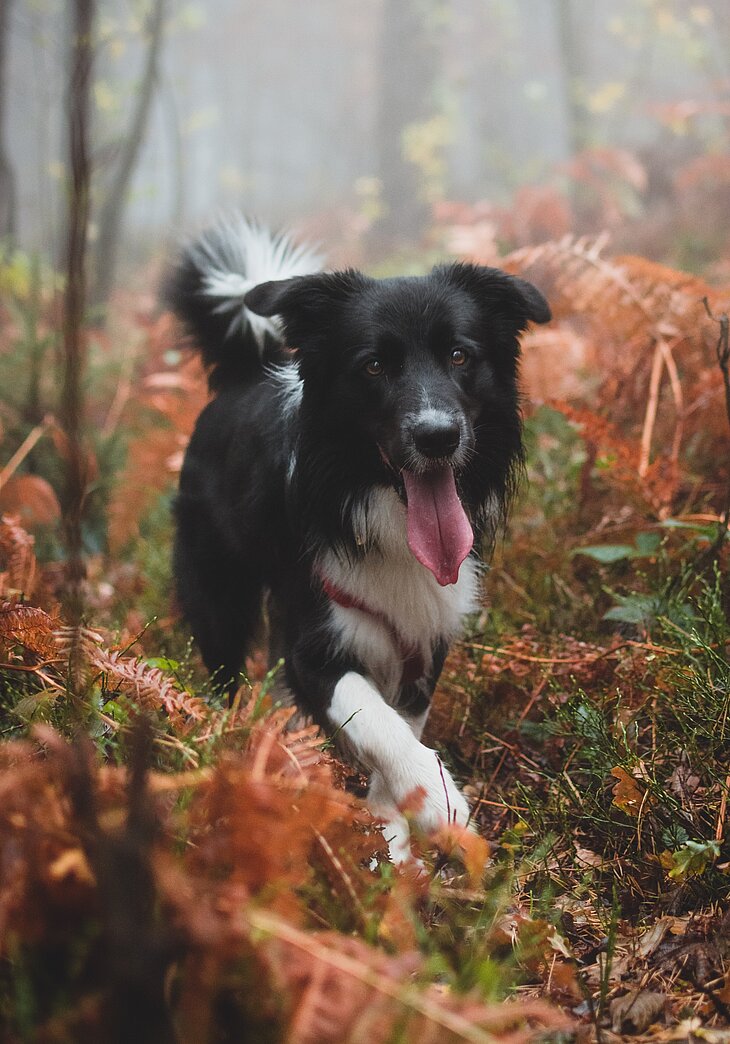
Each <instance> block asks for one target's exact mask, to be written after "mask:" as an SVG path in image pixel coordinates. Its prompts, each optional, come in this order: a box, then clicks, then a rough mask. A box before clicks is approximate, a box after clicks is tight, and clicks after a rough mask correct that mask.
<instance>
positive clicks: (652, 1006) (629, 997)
mask: <svg viewBox="0 0 730 1044" xmlns="http://www.w3.org/2000/svg"><path fill="white" fill-rule="evenodd" d="M666 1003H667V995H666V993H652V992H651V991H650V990H633V991H632V992H631V993H627V994H626V995H625V996H624V997H616V999H615V1000H613V1001H612V1002H611V1006H610V1009H609V1011H610V1015H611V1029H612V1030H613V1032H614V1033H643V1032H644V1030H645V1029H646V1028H647V1027H648V1026H651V1024H652V1023H653V1022H656V1020H657V1019H658V1018H659V1016H660V1015H661V1014H662V1012H663V1011H664V1007H665V1005H666Z"/></svg>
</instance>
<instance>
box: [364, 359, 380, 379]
mask: <svg viewBox="0 0 730 1044" xmlns="http://www.w3.org/2000/svg"><path fill="white" fill-rule="evenodd" d="M364 370H365V373H366V374H367V375H368V377H380V376H381V375H382V373H383V364H382V363H381V361H380V359H370V361H369V362H366V363H365V366H364Z"/></svg>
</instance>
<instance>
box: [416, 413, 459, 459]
mask: <svg viewBox="0 0 730 1044" xmlns="http://www.w3.org/2000/svg"><path fill="white" fill-rule="evenodd" d="M460 441H461V429H460V428H459V422H458V421H456V420H454V419H453V418H452V417H448V416H444V417H439V418H433V419H429V420H421V421H418V422H417V424H416V426H415V427H414V429H413V442H414V444H415V447H416V449H417V450H418V452H419V453H422V454H423V456H424V457H449V456H451V454H452V453H453V452H454V451H455V450H456V449H458V447H459V442H460Z"/></svg>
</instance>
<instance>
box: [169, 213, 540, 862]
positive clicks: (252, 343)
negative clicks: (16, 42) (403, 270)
mask: <svg viewBox="0 0 730 1044" xmlns="http://www.w3.org/2000/svg"><path fill="white" fill-rule="evenodd" d="M321 268H322V262H321V259H320V258H319V257H318V256H317V254H316V253H315V252H314V251H313V250H311V249H309V248H308V247H305V246H299V245H296V244H295V243H294V241H293V240H292V239H291V238H290V237H289V236H288V235H272V234H270V233H269V232H268V231H266V230H265V229H264V228H262V227H260V226H259V225H258V224H256V223H254V222H251V221H248V220H246V219H244V218H237V219H234V220H233V221H229V222H227V223H226V224H221V225H220V226H219V227H217V228H215V229H214V230H212V231H210V232H208V233H206V234H204V235H202V236H201V237H200V238H199V239H197V240H196V241H195V242H193V243H191V244H190V245H189V246H188V247H187V248H186V249H185V250H184V251H183V253H182V256H181V257H180V259H179V261H178V264H177V266H176V267H175V269H174V270H173V271H172V273H171V275H170V278H169V281H168V285H167V288H166V292H165V300H166V303H167V304H168V305H169V306H170V307H171V308H172V310H173V311H174V312H175V313H176V314H177V315H178V316H179V317H180V319H181V320H182V321H183V323H184V326H185V328H186V330H187V332H188V334H189V335H191V337H192V338H193V340H194V342H195V344H196V345H197V347H198V348H199V350H200V352H201V353H202V357H203V360H204V362H205V364H206V365H207V367H208V372H209V380H210V387H211V390H212V392H213V393H214V397H213V398H212V400H211V402H210V403H209V404H208V406H206V408H205V409H204V410H203V412H202V413H201V415H200V417H199V419H198V422H197V426H196V428H195V431H194V433H193V435H192V438H191V440H190V444H189V447H188V450H187V454H186V457H185V462H184V465H183V469H182V474H181V477H180V492H179V496H178V499H177V506H176V514H177V538H176V544H175V555H174V563H175V577H176V584H177V593H178V598H179V604H180V607H181V609H182V612H183V614H184V616H185V618H186V620H187V621H188V622H189V624H190V626H191V628H192V631H193V635H194V637H195V639H196V640H197V642H198V645H199V647H200V649H201V652H202V655H203V659H204V661H205V664H206V666H207V668H208V669H209V670H210V671H211V672H214V673H215V676H216V677H217V678H218V679H220V680H222V681H224V682H225V683H226V684H228V683H230V684H229V691H230V692H234V691H235V688H236V685H237V682H238V679H239V672H240V670H241V666H242V664H243V659H244V655H245V653H246V652H247V651H248V650H249V649H250V646H251V643H252V641H253V640H254V638H255V636H256V633H257V629H258V627H259V624H260V622H261V619H262V613H263V611H264V610H263V607H264V606H265V607H266V615H267V616H268V624H269V630H270V649H271V654H272V657H276V658H278V657H280V656H281V657H283V658H284V660H285V680H286V684H287V686H288V687H289V689H290V690H291V693H292V694H293V698H294V700H295V701H296V703H297V705H298V706H299V708H300V709H301V710H302V711H304V712H305V713H306V714H307V715H309V716H311V717H313V718H314V719H315V720H316V721H317V722H318V723H319V724H320V725H321V726H322V728H323V729H325V730H326V731H327V732H328V733H329V734H330V735H333V736H334V737H335V739H336V742H337V744H338V745H339V746H340V747H344V748H345V752H346V755H347V756H349V757H351V758H353V759H354V760H355V762H356V763H357V764H359V765H361V766H364V767H365V769H366V770H367V771H368V772H369V774H370V788H369V804H370V806H371V808H372V810H373V812H374V813H375V814H376V815H377V816H379V817H380V818H381V819H383V820H384V821H385V827H384V832H385V835H386V837H387V838H388V840H389V843H390V851H391V854H392V856H393V858H394V859H396V860H403V859H406V858H407V857H408V855H409V852H410V846H409V837H408V826H407V823H406V820H405V817H404V816H403V814H402V811H401V810H402V809H403V807H404V806H405V805H406V804H407V802H408V799H409V798H411V797H413V795H414V794H415V793H416V792H420V803H417V802H414V804H417V810H416V811H415V812H414V818H415V821H416V823H417V825H418V826H419V827H420V828H421V829H423V830H426V831H429V830H432V829H434V828H436V827H438V826H439V825H441V824H444V823H446V822H447V821H449V820H451V821H454V822H458V823H461V824H466V823H467V821H468V819H469V809H468V806H467V803H466V801H465V799H464V797H463V795H462V794H461V792H460V791H459V789H458V787H457V786H456V784H455V783H454V781H453V779H452V778H451V776H450V774H449V773H448V772H447V770H446V769H445V768H444V766H443V765H442V764H441V761H440V760H439V757H438V755H437V753H436V752H435V751H434V750H432V749H430V748H429V747H427V746H425V745H424V744H423V743H421V741H420V737H421V733H422V730H423V727H424V724H425V721H426V717H427V715H428V709H429V704H430V701H431V696H432V694H433V690H434V686H435V684H436V681H437V679H438V677H439V674H440V672H441V669H442V667H443V663H444V658H445V656H446V652H447V649H448V647H449V643H450V642H451V641H452V640H453V639H454V638H455V637H456V636H457V635H458V634H459V633H460V630H461V627H462V621H463V619H464V616H465V614H468V613H471V612H473V611H474V610H475V609H476V608H477V605H478V588H479V582H478V581H479V572H480V560H479V551H480V550H483V549H484V548H486V549H487V550H489V549H490V546H491V544H492V542H493V540H494V537H495V533H496V532H497V530H498V528H499V527H500V525H501V524H502V523H503V522H504V518H505V513H506V510H507V507H508V505H509V501H510V496H511V493H512V491H513V487H514V482H515V478H516V475H517V474H518V472H519V469H520V466H521V464H522V459H523V448H522V429H521V419H520V410H519V401H518V391H517V364H518V355H519V344H518V337H519V334H520V332H521V331H523V330H524V329H525V328H526V326H527V325H528V323H529V322H531V321H532V322H536V323H544V322H547V321H548V320H549V319H550V310H549V307H548V304H547V302H546V301H545V299H544V298H543V296H542V294H541V293H540V292H539V291H538V290H536V289H535V287H534V286H532V285H531V284H530V283H528V282H526V281H525V280H523V279H518V278H517V277H515V276H512V275H508V274H506V273H505V272H502V271H499V270H498V269H495V268H485V267H481V266H478V265H474V264H445V265H440V266H438V267H436V268H434V269H433V270H432V271H431V272H430V273H429V274H428V275H425V276H418V277H411V276H408V277H403V278H393V279H372V278H370V277H368V276H366V275H363V274H362V273H361V272H358V271H354V270H348V271H340V272H323V271H322V270H321Z"/></svg>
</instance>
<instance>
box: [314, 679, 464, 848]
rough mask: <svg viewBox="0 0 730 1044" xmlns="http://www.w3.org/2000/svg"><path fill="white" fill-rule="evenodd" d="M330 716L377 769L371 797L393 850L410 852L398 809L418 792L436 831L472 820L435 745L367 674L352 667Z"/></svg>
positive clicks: (420, 817)
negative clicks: (421, 735) (429, 743)
mask: <svg viewBox="0 0 730 1044" xmlns="http://www.w3.org/2000/svg"><path fill="white" fill-rule="evenodd" d="M327 716H328V718H329V720H330V722H331V725H332V727H333V728H334V729H335V730H337V731H338V732H341V735H342V739H343V740H344V741H345V742H346V744H347V746H348V747H349V748H350V749H351V750H352V751H353V753H354V754H355V756H356V757H357V758H358V760H360V761H361V762H362V763H363V764H364V765H366V766H367V767H368V768H369V769H371V770H372V772H373V784H372V787H371V794H370V800H371V804H372V808H373V811H374V812H375V814H376V815H379V816H382V817H383V818H384V819H386V820H387V821H388V826H387V827H386V837H388V832H387V831H388V829H390V830H391V831H392V832H393V834H394V836H393V839H392V841H391V854H392V855H393V857H394V859H397V860H399V861H402V860H403V859H404V858H406V856H407V835H406V836H405V837H404V833H403V830H404V820H403V817H402V815H401V814H400V812H399V811H398V810H399V809H400V808H402V807H403V806H404V805H406V804H407V801H408V798H409V797H411V796H412V795H413V794H414V792H415V791H417V790H420V791H422V792H423V798H422V800H421V804H420V806H418V808H417V810H416V811H415V812H414V818H415V821H416V823H417V824H418V826H419V827H420V828H421V829H422V830H425V831H430V830H435V829H436V828H438V827H439V826H442V825H444V824H445V823H448V822H455V823H459V824H461V825H462V826H464V825H466V823H467V821H468V819H469V807H468V805H467V803H466V801H465V800H464V797H463V795H462V794H461V792H460V791H459V789H458V787H457V786H456V783H454V781H453V779H452V778H451V776H450V774H449V772H448V771H447V770H446V768H444V766H443V764H442V762H441V759H440V758H439V756H438V754H437V753H436V751H435V750H431V749H430V748H429V747H426V746H425V745H424V744H423V743H421V742H420V741H419V739H418V738H417V736H416V735H415V734H414V731H413V729H412V727H411V725H410V724H409V723H408V722H407V721H406V720H405V719H404V718H402V717H401V715H400V714H399V713H398V712H397V711H396V710H394V709H393V708H392V707H391V706H389V705H388V704H387V703H386V702H385V700H384V699H383V698H382V696H381V695H380V693H379V692H378V691H377V689H376V688H375V686H374V685H373V684H372V682H370V681H369V680H368V679H367V678H366V677H364V676H363V675H362V674H358V673H356V672H355V671H349V672H348V673H347V674H345V675H343V676H342V677H341V678H340V679H339V681H338V682H337V683H336V685H335V688H334V693H333V695H332V700H331V702H330V706H329V709H328V711H327Z"/></svg>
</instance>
